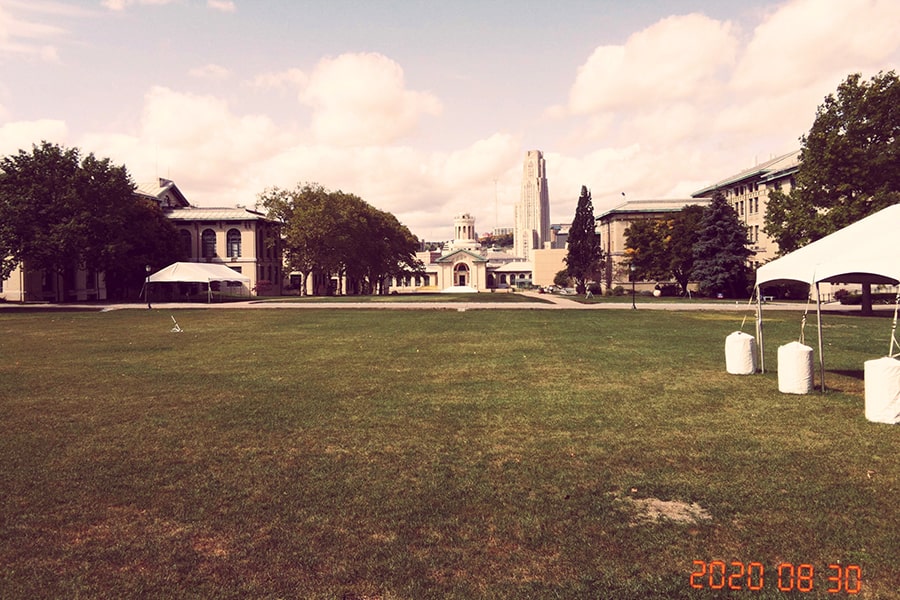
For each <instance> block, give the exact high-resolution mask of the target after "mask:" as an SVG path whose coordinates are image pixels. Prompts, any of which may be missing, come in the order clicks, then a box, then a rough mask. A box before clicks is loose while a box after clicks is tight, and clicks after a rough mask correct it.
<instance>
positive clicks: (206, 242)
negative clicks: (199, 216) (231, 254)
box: [200, 229, 216, 258]
mask: <svg viewBox="0 0 900 600" xmlns="http://www.w3.org/2000/svg"><path fill="white" fill-rule="evenodd" d="M200 241H201V242H202V245H203V246H202V254H201V256H202V257H203V258H212V257H214V256H215V255H216V232H215V231H213V230H212V229H204V230H203V233H202V234H201V235H200Z"/></svg>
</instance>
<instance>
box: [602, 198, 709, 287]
mask: <svg viewBox="0 0 900 600" xmlns="http://www.w3.org/2000/svg"><path fill="white" fill-rule="evenodd" d="M691 204H697V205H699V206H706V205H708V204H709V199H708V198H687V199H672V200H635V201H629V202H625V203H623V204H620V205H619V206H617V207H615V208H613V209H610V210H608V211H606V212H604V213H602V214H601V215H599V216H597V217H596V220H597V229H598V230H599V232H600V246H601V248H603V257H604V259H605V261H606V263H605V265H606V269H605V272H604V281H603V283H604V286H605V288H606V289H610V288H613V287H615V286H617V285H622V286H626V285H628V284H630V282H631V279H630V277H631V273H630V271H629V269H628V264H627V261H626V259H625V242H626V239H627V238H626V235H625V232H626V231H627V230H628V228H629V227H630V226H631V224H632V223H634V222H637V221H644V220H661V219H666V218H670V217H671V216H672V215H673V214H676V213H679V212H681V211H682V210H683V209H684V207H686V206H689V205H691ZM652 283H653V284H654V285H655V283H656V282H652ZM647 284H648V282H643V284H642V285H641V286H640V287H642V288H645V287H647ZM650 287H652V286H650Z"/></svg>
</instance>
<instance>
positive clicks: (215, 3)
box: [206, 0, 237, 13]
mask: <svg viewBox="0 0 900 600" xmlns="http://www.w3.org/2000/svg"><path fill="white" fill-rule="evenodd" d="M206 6H207V8H211V9H213V10H219V11H222V12H227V13H233V12H235V11H237V7H236V6H235V5H234V2H231V0H206Z"/></svg>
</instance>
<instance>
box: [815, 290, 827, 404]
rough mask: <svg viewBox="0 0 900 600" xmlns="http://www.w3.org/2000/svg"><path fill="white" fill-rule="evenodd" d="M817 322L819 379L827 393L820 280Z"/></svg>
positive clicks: (817, 291)
mask: <svg viewBox="0 0 900 600" xmlns="http://www.w3.org/2000/svg"><path fill="white" fill-rule="evenodd" d="M816 322H817V325H818V328H819V379H821V380H822V393H823V394H824V393H825V355H824V354H823V350H824V347H825V345H824V343H823V342H822V294H821V293H820V292H819V282H818V281H817V282H816Z"/></svg>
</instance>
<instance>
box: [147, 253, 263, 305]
mask: <svg viewBox="0 0 900 600" xmlns="http://www.w3.org/2000/svg"><path fill="white" fill-rule="evenodd" d="M213 281H219V282H223V281H237V282H240V283H242V284H247V285H249V284H250V278H249V277H247V276H246V275H241V274H240V273H238V272H237V271H235V270H234V269H230V268H228V267H226V266H225V265H220V264H214V263H191V262H177V263H172V264H171V265H169V266H168V267H166V268H165V269H161V270H159V271H157V272H156V273H154V274H153V275H151V276H150V277H148V278H147V283H205V284H206V285H207V295H208V298H211V293H210V288H209V284H210V283H212V282H213Z"/></svg>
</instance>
